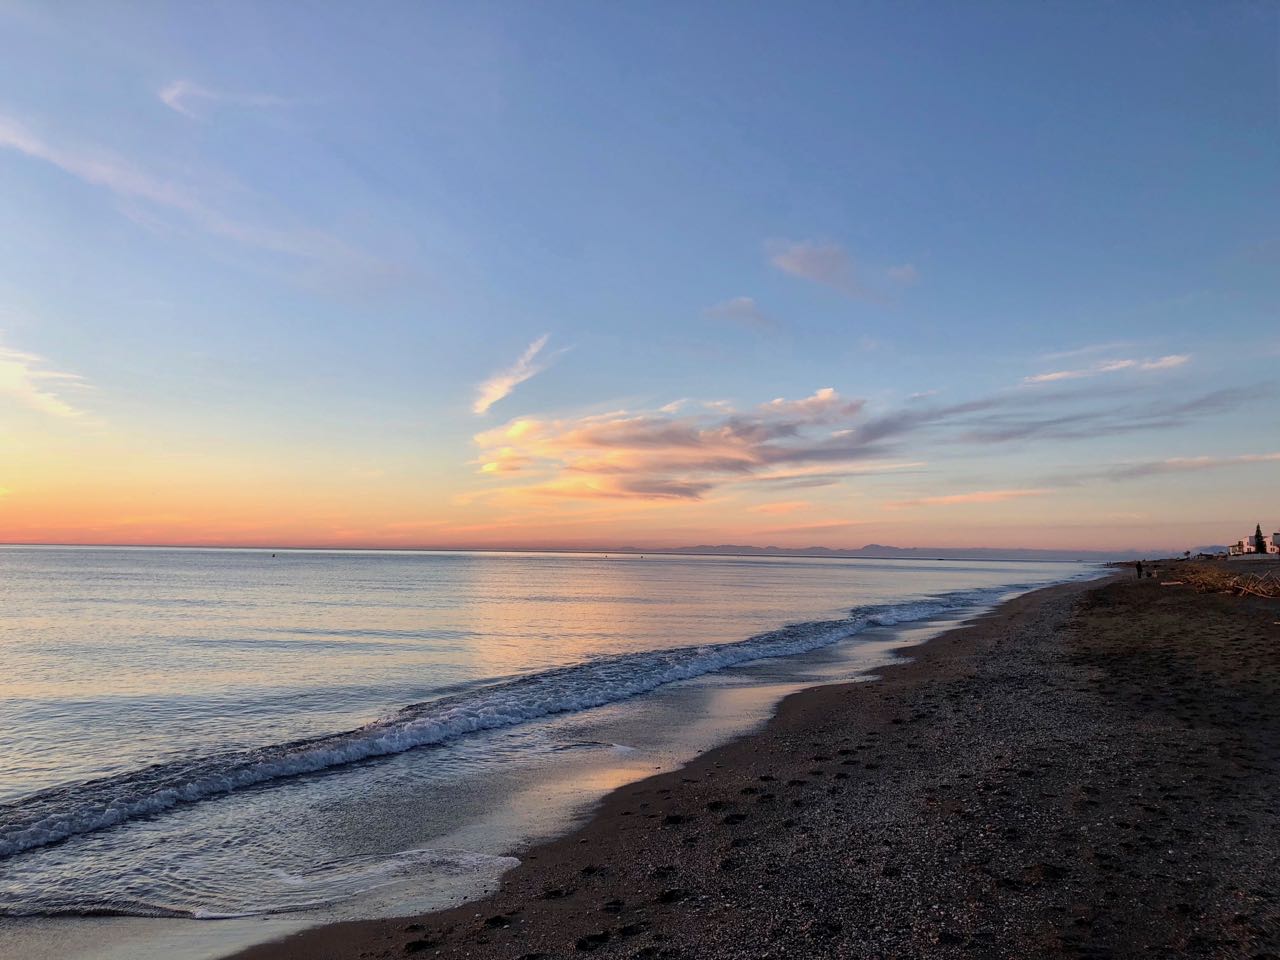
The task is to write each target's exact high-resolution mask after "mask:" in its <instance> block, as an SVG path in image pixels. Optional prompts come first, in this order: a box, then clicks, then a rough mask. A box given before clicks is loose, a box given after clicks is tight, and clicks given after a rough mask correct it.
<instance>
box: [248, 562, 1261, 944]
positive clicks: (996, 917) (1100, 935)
mask: <svg viewBox="0 0 1280 960" xmlns="http://www.w3.org/2000/svg"><path fill="white" fill-rule="evenodd" d="M912 656H913V659H912V660H911V661H910V662H908V663H904V664H901V665H895V666H892V667H889V668H886V669H884V670H882V671H881V677H882V679H881V680H880V681H878V682H876V683H858V684H841V685H834V686H826V687H819V688H816V689H813V690H808V691H805V692H802V693H799V694H795V695H793V696H791V697H789V698H787V699H786V700H785V701H783V703H782V704H781V705H780V707H779V710H778V714H777V716H776V717H775V718H774V719H773V720H772V721H770V723H769V724H768V725H767V726H766V727H765V728H764V729H763V730H761V731H759V732H758V733H754V734H751V735H749V736H747V737H744V738H742V739H739V740H736V741H734V742H732V743H730V744H727V745H726V746H723V747H720V748H717V749H715V750H712V751H710V752H708V753H706V754H703V755H702V756H700V757H699V758H697V759H696V760H694V761H693V762H692V763H690V764H688V765H687V766H685V767H684V768H682V769H680V770H677V771H675V772H673V773H668V774H662V775H659V776H655V777H651V778H649V779H647V780H644V781H641V782H638V783H634V784H631V785H628V786H625V787H622V788H620V789H619V790H617V791H615V792H614V793H612V794H610V795H609V796H608V797H607V798H605V800H604V801H603V802H602V804H601V805H600V808H599V810H598V811H597V812H596V814H595V815H594V816H593V817H592V818H591V819H590V820H589V822H587V823H586V824H585V825H584V826H583V827H581V828H580V829H578V830H576V831H575V832H573V833H571V834H569V835H568V836H566V837H564V838H561V839H559V840H556V841H554V842H551V843H549V844H544V845H541V846H539V847H536V848H534V849H532V850H529V851H525V852H523V853H522V854H520V856H521V859H522V861H523V862H522V863H521V865H520V866H519V867H517V868H516V869H514V870H512V871H511V872H510V873H508V874H507V875H506V877H505V878H504V881H503V884H502V886H501V889H500V890H499V891H498V892H497V893H495V894H494V895H492V896H491V897H488V898H486V899H485V900H481V901H477V902H474V903H470V904H467V905H465V906H463V907H459V908H455V909H452V910H447V911H442V912H439V913H434V914H429V915H426V916H424V917H418V918H406V919H400V920H379V921H360V922H354V923H345V924H337V925H333V926H328V927H322V928H317V929H314V930H308V931H304V932H303V933H300V934H297V935H295V936H293V937H290V938H288V939H286V940H283V941H280V942H278V943H273V944H264V945H260V946H257V947H254V948H251V949H250V950H248V951H245V952H243V953H241V954H238V955H237V957H238V958H239V960H295V958H308V960H325V958H352V960H354V958H389V957H404V956H423V957H450V958H453V957H470V958H489V957H493V958H511V960H515V958H524V960H533V958H568V957H579V956H582V955H584V954H586V953H594V954H598V955H599V956H618V957H669V958H679V957H684V958H704V957H706V958H719V957H735V958H738V957H741V958H747V957H751V958H764V957H774V958H784V957H787V958H790V957H815V958H817V957H877V958H879V957H920V956H925V957H962V956H965V957H973V956H983V957H1030V956H1050V957H1059V956H1063V957H1066V956H1070V957H1094V958H1104V957H1137V956H1142V957H1175V956H1178V957H1181V956H1212V957H1240V958H1246V957H1247V958H1263V957H1272V956H1280V904H1278V903H1277V897H1278V896H1280V894H1278V890H1280V883H1278V882H1277V880H1276V877H1277V870H1278V869H1280V602H1277V601H1265V600H1257V599H1253V598H1236V597H1228V596H1222V595H1199V594H1195V593H1193V592H1191V591H1190V590H1189V589H1187V588H1185V587H1177V586H1163V585H1162V584H1161V582H1160V580H1158V579H1150V580H1143V581H1141V582H1139V581H1136V580H1131V579H1127V578H1121V579H1117V580H1114V581H1111V582H1107V583H1104V584H1103V585H1101V586H1099V585H1097V584H1096V583H1095V584H1085V585H1080V584H1072V585H1064V586H1059V587H1051V588H1048V589H1046V590H1040V591H1036V592H1035V593H1032V594H1028V595H1026V596H1024V597H1020V598H1018V599H1016V600H1013V601H1011V602H1009V603H1007V604H1004V605H1003V606H1001V607H1000V608H999V609H998V610H996V611H995V612H994V613H992V614H990V615H988V616H986V617H983V618H981V619H979V620H977V621H975V623H974V624H972V625H970V626H967V627H963V628H961V629H959V630H954V631H950V632H948V633H946V634H943V635H942V636H941V637H939V638H937V639H935V640H932V641H930V642H929V643H927V644H925V645H923V646H921V647H919V648H916V649H915V650H913V651H912Z"/></svg>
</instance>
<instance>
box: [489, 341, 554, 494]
mask: <svg viewBox="0 0 1280 960" xmlns="http://www.w3.org/2000/svg"><path fill="white" fill-rule="evenodd" d="M550 339H551V334H549V333H544V334H543V335H542V336H540V337H539V338H538V339H537V340H535V341H533V343H531V344H529V346H528V347H526V348H525V351H524V353H522V354H520V357H519V359H517V360H516V362H515V363H513V364H512V365H511V366H509V367H507V368H506V369H505V370H499V371H498V372H497V373H495V374H493V375H492V376H491V377H489V378H488V379H487V380H485V381H484V382H483V383H481V384H480V385H479V386H478V387H476V400H475V403H473V404H472V405H471V409H472V411H473V412H474V413H476V414H478V415H482V414H485V413H488V412H489V408H490V407H492V406H493V405H494V404H495V403H497V402H498V401H499V400H502V399H504V398H506V397H508V396H510V395H511V391H512V390H514V389H515V388H516V387H518V386H519V385H520V384H522V383H524V382H525V381H526V380H528V379H530V378H531V377H534V376H537V375H538V374H539V373H541V372H542V371H543V370H545V369H546V366H547V365H546V363H539V362H538V354H540V353H541V352H542V348H543V347H545V346H546V345H547V341H548V340H550ZM490 472H493V471H490Z"/></svg>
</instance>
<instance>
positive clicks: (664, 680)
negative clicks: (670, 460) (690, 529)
mask: <svg viewBox="0 0 1280 960" xmlns="http://www.w3.org/2000/svg"><path fill="white" fill-rule="evenodd" d="M1034 586H1040V584H1010V585H1007V586H1002V587H992V588H986V589H977V590H967V591H958V592H955V593H949V594H942V595H939V596H936V597H929V598H926V599H922V600H916V601H910V602H905V603H896V604H885V605H883V606H879V607H864V608H859V609H857V610H854V611H853V612H852V615H851V616H850V617H849V618H848V619H845V620H836V621H825V622H817V623H802V624H796V625H792V626H787V627H783V628H781V629H780V630H774V631H771V632H769V633H764V634H760V635H759V636H755V637H752V638H750V639H748V640H742V641H739V642H735V643H721V644H708V645H705V646H696V647H680V648H676V649H672V650H657V651H652V652H646V653H634V654H622V655H618V656H611V657H601V658H598V659H595V660H590V661H587V662H585V663H581V664H577V665H574V666H569V667H561V668H557V669H554V670H548V671H545V672H543V673H539V674H534V675H532V676H528V677H522V678H519V679H516V680H510V681H505V682H502V683H498V684H494V685H492V686H488V687H481V688H479V689H476V690H471V691H468V692H465V693H461V694H458V695H455V696H452V697H446V698H443V699H440V700H433V701H429V702H427V703H421V704H414V705H412V706H408V707H405V708H404V709H402V710H399V711H397V712H396V713H394V714H392V715H390V716H388V717H384V718H382V719H379V720H375V721H374V722H372V723H369V724H366V725H365V726H363V727H359V728H357V729H355V730H349V731H345V732H343V733H337V734H332V735H329V736H324V737H318V738H315V739H311V740H300V741H294V742H292V743H286V744H279V745H276V746H272V747H266V748H261V749H257V750H251V751H245V752H243V753H237V754H229V755H222V756H215V757H206V758H202V759H199V760H196V761H180V762H175V763H169V764H160V765H157V766H154V767H149V768H146V769H144V770H140V771H134V772H131V773H128V774H124V775H121V776H117V777H110V778H105V779H101V780H92V781H88V782H86V783H80V784H73V785H71V786H68V787H61V788H54V789H52V790H48V791H44V792H42V793H39V794H35V795H33V796H31V797H28V798H26V799H25V800H21V801H17V802H16V803H12V804H8V805H6V806H4V807H0V859H4V858H7V857H11V856H14V855H15V854H18V853H21V852H23V851H25V850H31V849H34V848H37V847H42V846H46V845H48V844H51V843H57V842H58V841H60V840H65V839H67V838H69V837H73V836H77V835H79V834H84V833H91V832H94V831H97V830H103V829H106V828H108V827H112V826H115V825H117V824H120V823H124V822H125V821H127V820H132V819H135V818H137V817H144V816H148V815H150V814H155V813H159V812H161V811H164V810H168V809H170V808H172V807H175V806H177V805H179V804H185V803H194V802H196V801H198V800H203V799H205V798H207V797H213V796H218V795H220V794H225V793H230V792H232V791H234V790H239V789H243V788H245V787H250V786H253V785H255V784H260V783H264V782H267V781H270V780H276V779H280V778H283V777H291V776H297V775H300V774H306V773H314V772H316V771H320V770H325V769H327V768H330V767H337V766H342V765H344V764H349V763H354V762H356V761H359V760H366V759H369V758H371V757H380V756H386V755H388V754H395V753H402V752H404V751H406V750H412V749H413V748H415V747H421V746H427V745H430V744H438V743H442V742H444V741H446V740H451V739H453V738H455V737H459V736H463V735H465V734H468V733H473V732H477V731H481V730H492V729H495V728H499V727H508V726H514V725H516V724H521V723H526V722H528V721H530V720H537V719H539V718H542V717H548V716H552V715H554V714H558V713H566V712H575V711H579V710H586V709H589V708H591V707H597V706H602V705H604V704H607V703H616V702H618V701H620V700H626V699H629V698H631V697H635V696H638V695H640V694H643V693H647V692H649V691H651V690H654V689H655V688H657V687H661V686H664V685H666V684H669V683H673V682H675V681H678V680H687V679H690V678H693V677H698V676H702V675H704V674H708V673H712V672H715V671H718V670H723V669H725V668H727V667H731V666H735V665H737V664H741V663H747V662H749V661H753V660H762V659H767V658H773V657H783V656H792V655H794V654H798V653H805V652H807V651H810V650H815V649H817V648H819V647H824V646H828V645H830V644H832V643H836V642H837V641H840V640H844V639H847V638H849V637H852V636H854V635H856V634H858V633H860V632H861V631H863V630H865V629H866V628H867V627H872V626H889V625H893V624H898V623H906V622H910V621H913V620H923V619H929V618H932V617H936V616H938V615H939V614H942V613H946V612H951V611H956V610H960V609H964V608H968V607H975V606H979V605H981V604H983V603H987V602H992V601H994V600H995V599H997V598H998V597H1000V596H1002V595H1004V594H1008V593H1012V592H1017V591H1019V590H1027V589H1031V588H1032V587H1034Z"/></svg>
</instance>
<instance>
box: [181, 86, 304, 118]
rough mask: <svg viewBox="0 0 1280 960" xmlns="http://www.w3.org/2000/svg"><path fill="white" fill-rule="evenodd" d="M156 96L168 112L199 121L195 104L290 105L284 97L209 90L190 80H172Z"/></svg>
mask: <svg viewBox="0 0 1280 960" xmlns="http://www.w3.org/2000/svg"><path fill="white" fill-rule="evenodd" d="M156 96H157V97H158V98H159V99H160V102H161V103H163V104H164V105H165V106H166V107H168V108H169V109H170V110H174V111H176V112H177V113H180V114H182V115H183V116H185V117H190V118H191V119H193V120H198V119H200V115H199V113H198V112H197V110H196V106H197V104H217V103H229V104H234V105H239V106H245V107H285V106H289V104H290V103H292V101H291V100H289V99H287V98H285V97H277V96H275V95H274V94H270V93H228V92H226V91H222V90H211V89H210V88H208V87H204V86H201V85H200V84H198V83H194V82H192V81H190V80H174V81H173V82H171V83H167V84H165V85H164V86H163V87H161V88H160V89H159V90H158V91H156Z"/></svg>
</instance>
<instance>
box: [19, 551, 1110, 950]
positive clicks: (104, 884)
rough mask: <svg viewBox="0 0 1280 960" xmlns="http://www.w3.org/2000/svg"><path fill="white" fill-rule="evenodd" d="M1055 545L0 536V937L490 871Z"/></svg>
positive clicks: (245, 938)
mask: <svg viewBox="0 0 1280 960" xmlns="http://www.w3.org/2000/svg"><path fill="white" fill-rule="evenodd" d="M1098 573H1099V568H1097V567H1096V566H1094V565H1088V564H1079V563H1047V562H1001V561H990V560H982V561H955V560H947V561H943V560H938V561H920V560H873V559H833V558H821V559H819V558H805V557H774V556H769V557H757V556H741V557H733V556H688V555H678V556H676V555H657V554H655V555H644V556H640V555H635V554H627V555H606V554H589V553H494V552H392V551H322V550H277V551H274V552H273V551H270V550H234V549H160V548H97V547H19V546H11V547H0V956H5V957H22V958H24V960H27V958H39V957H42V956H58V957H60V958H63V960H66V958H68V957H72V958H74V957H77V956H83V957H130V958H147V957H152V956H154V957H161V956H163V957H174V958H180V960H202V958H210V957H218V956H222V955H224V954H225V953H226V952H228V951H229V950H231V949H234V948H236V947H239V946H243V945H247V944H249V943H252V942H255V941H257V940H262V939H268V938H270V937H273V936H278V935H281V934H282V933H286V932H289V931H291V930H293V929H298V928H300V927H302V926H306V925H309V924H314V923H319V922H326V921H331V920H339V919H348V918H352V917H364V916H391V915H401V914H404V913H406V912H409V911H411V910H421V909H427V908H429V907H434V906H443V905H447V904H451V903H456V902H460V901H463V900H465V899H467V898H470V897H474V896H478V895H480V894H482V893H484V892H486V891H487V890H490V889H492V888H493V886H494V885H495V883H496V882H497V879H498V877H500V875H501V874H502V872H503V871H505V870H506V869H508V868H509V867H511V866H512V865H514V863H516V862H517V861H516V860H515V859H514V858H513V857H518V856H519V853H520V851H521V850H522V849H523V848H525V847H527V846H528V845H529V844H530V843H533V842H536V841H537V840H540V839H545V838H547V837H550V836H553V835H555V834H557V833H559V832H563V831H564V830H566V829H567V828H568V827H569V826H571V825H572V824H573V823H575V822H577V821H578V820H580V819H581V818H582V817H583V816H585V815H586V814H587V813H588V812H589V811H590V809H591V805H592V804H593V803H594V802H596V801H597V800H598V799H599V798H600V797H601V796H602V795H603V794H604V793H606V792H608V791H609V790H610V789H613V788H615V787H617V786H620V785H622V784H624V783H627V782H631V781H634V780H637V779H640V778H643V777H645V776H648V775H650V774H652V773H654V772H657V771H661V770H668V769H672V768H673V767H675V766H678V765H679V764H680V763H682V762H684V761H686V760H688V759H689V758H690V757H692V756H693V755H695V754H696V753H698V752H700V751H701V750H705V749H707V748H709V747H711V746H713V745H715V744H717V743H721V742H724V741H725V740H727V739H729V738H731V737H733V736H736V735H740V734H742V733H744V732H746V731H748V730H750V729H752V728H753V727H755V726H758V725H759V724H760V723H762V722H764V721H765V720H766V719H767V717H768V716H769V714H770V712H771V711H772V709H773V708H774V707H775V706H776V704H777V702H778V701H779V700H780V699H781V698H782V697H783V696H785V695H786V694H788V693H790V692H793V691H795V690H799V689H802V688H804V687H807V686H813V685H815V684H820V683H830V682H838V681H847V680H866V679H868V678H870V677H872V676H873V673H872V672H873V671H874V670H875V669H876V668H877V667H879V666H883V665H884V664H886V663H888V662H891V661H893V660H894V659H895V658H898V657H900V656H901V655H902V654H901V652H900V651H902V650H903V649H904V648H905V647H907V646H908V645H910V644H912V643H916V642H919V641H920V640H922V639H924V638H926V637H927V636H929V635H932V634H935V633H937V632H939V631H940V630H942V629H945V628H946V627H949V626H951V625H954V624H955V623H957V622H960V621H962V620H964V619H966V618H969V617H972V616H974V615H976V614H979V613H981V612H983V611H984V610H986V609H989V608H990V607H991V606H992V605H994V604H995V603H997V602H999V601H1000V600H1002V599H1005V598H1007V597H1011V596H1014V595H1016V594H1018V593H1021V592H1025V591H1027V590H1031V589H1034V588H1036V587H1039V586H1042V585H1046V584H1049V583H1055V582H1060V581H1065V580H1071V579H1077V578H1085V577H1092V576H1097V575H1098Z"/></svg>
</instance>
